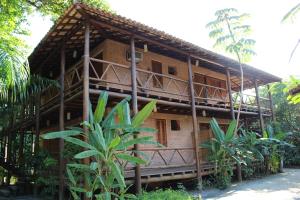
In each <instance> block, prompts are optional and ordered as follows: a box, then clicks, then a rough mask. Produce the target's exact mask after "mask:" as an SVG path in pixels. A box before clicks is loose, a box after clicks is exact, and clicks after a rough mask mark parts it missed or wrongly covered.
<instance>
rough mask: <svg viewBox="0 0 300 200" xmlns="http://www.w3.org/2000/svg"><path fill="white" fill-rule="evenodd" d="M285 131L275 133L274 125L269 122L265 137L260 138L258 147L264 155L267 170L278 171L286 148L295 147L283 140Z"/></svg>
mask: <svg viewBox="0 0 300 200" xmlns="http://www.w3.org/2000/svg"><path fill="white" fill-rule="evenodd" d="M285 135H286V134H285V133H283V132H277V133H274V129H273V127H272V126H271V125H270V124H268V125H267V127H266V130H265V132H264V134H263V137H262V138H260V139H259V140H258V143H257V145H256V146H257V148H258V149H259V151H260V152H261V154H262V155H263V156H264V159H265V171H266V172H271V173H276V172H278V171H279V170H280V171H281V170H282V169H281V168H280V162H281V160H283V156H284V153H285V150H286V149H287V148H294V145H292V144H289V143H287V142H285V141H283V139H284V137H285Z"/></svg>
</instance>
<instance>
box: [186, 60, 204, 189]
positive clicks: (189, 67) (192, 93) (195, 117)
mask: <svg viewBox="0 0 300 200" xmlns="http://www.w3.org/2000/svg"><path fill="white" fill-rule="evenodd" d="M188 73H189V86H190V98H191V107H192V118H193V132H194V148H195V159H196V167H197V179H198V183H199V186H200V187H201V188H202V176H201V169H200V157H199V148H198V146H199V144H198V142H201V141H199V138H198V133H199V130H198V122H197V113H196V105H195V92H194V84H193V69H192V63H191V57H190V56H189V57H188Z"/></svg>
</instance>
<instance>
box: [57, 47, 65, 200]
mask: <svg viewBox="0 0 300 200" xmlns="http://www.w3.org/2000/svg"><path fill="white" fill-rule="evenodd" d="M60 59H61V60H60V79H59V81H60V91H59V92H60V98H59V100H60V101H59V104H60V105H59V130H60V131H63V130H64V123H65V122H64V120H65V119H64V116H65V114H64V109H65V108H64V90H65V83H64V82H65V65H66V53H65V45H63V46H62V48H61V50H60ZM63 152H64V139H62V138H60V139H59V192H58V196H59V198H58V199H59V200H63V199H64V178H65V176H64V155H63Z"/></svg>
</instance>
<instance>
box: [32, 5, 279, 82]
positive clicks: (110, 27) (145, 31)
mask: <svg viewBox="0 0 300 200" xmlns="http://www.w3.org/2000/svg"><path fill="white" fill-rule="evenodd" d="M86 20H89V23H90V24H91V33H90V46H91V49H92V48H93V47H95V46H96V45H97V44H99V43H100V42H101V41H103V40H105V39H107V38H109V39H114V40H118V41H120V42H124V43H128V42H129V39H130V37H132V36H134V37H135V39H136V45H137V46H138V47H139V46H140V47H142V46H143V44H145V43H147V44H148V49H149V50H151V51H154V52H158V53H161V54H164V55H166V56H170V57H175V58H177V59H180V60H186V57H187V55H191V57H192V59H194V61H195V60H198V61H200V65H201V66H205V67H208V68H211V69H213V70H216V71H223V72H224V68H229V69H230V70H231V71H232V72H233V75H235V76H236V78H234V76H233V79H235V83H236V85H238V84H239V79H238V76H239V67H240V66H239V63H238V62H237V61H235V60H233V59H230V58H228V57H225V56H223V55H220V54H217V53H215V52H212V51H209V50H206V49H204V48H202V47H199V46H197V45H194V44H192V43H189V42H187V41H184V40H182V39H179V38H177V37H174V36H172V35H170V34H167V33H165V32H163V31H159V30H157V29H154V28H152V27H149V26H146V25H144V24H142V23H139V22H136V21H133V20H131V19H128V18H125V17H122V16H120V15H117V14H114V13H109V12H105V11H102V10H99V9H95V8H92V7H89V6H87V5H85V4H80V3H76V4H74V5H72V6H71V7H70V8H69V9H67V10H66V11H65V13H64V14H63V15H62V16H61V17H60V18H59V19H58V20H57V21H56V23H55V24H54V25H53V27H52V28H51V29H50V30H49V32H48V33H47V34H46V36H45V37H44V38H43V39H42V40H41V42H40V43H39V44H38V46H37V47H36V48H35V49H34V51H33V53H32V54H31V55H30V56H29V63H30V66H31V69H32V71H33V72H36V71H37V70H38V69H42V70H43V68H46V66H47V70H48V69H49V67H55V66H59V62H60V59H59V51H58V50H59V49H60V48H61V46H62V44H63V42H64V41H65V48H66V52H67V58H68V54H69V55H71V54H72V52H73V51H74V50H76V51H77V52H78V53H82V52H83V44H84V24H85V21H86ZM70 57H72V56H70ZM192 61H193V60H192ZM66 62H67V66H68V65H71V64H72V63H73V62H75V61H74V60H72V59H69V60H67V61H66ZM243 69H244V74H245V77H248V78H246V85H247V83H248V86H249V85H252V86H253V79H254V78H255V79H258V80H259V84H267V83H271V82H278V81H281V78H279V77H277V76H274V75H272V74H270V73H267V72H265V71H262V70H260V69H257V68H255V67H252V66H249V65H243ZM247 81H248V82H247Z"/></svg>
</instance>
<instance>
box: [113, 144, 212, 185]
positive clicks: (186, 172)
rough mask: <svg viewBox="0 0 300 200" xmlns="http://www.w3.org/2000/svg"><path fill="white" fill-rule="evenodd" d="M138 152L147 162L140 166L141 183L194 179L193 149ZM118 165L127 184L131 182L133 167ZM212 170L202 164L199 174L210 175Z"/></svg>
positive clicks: (208, 165)
mask: <svg viewBox="0 0 300 200" xmlns="http://www.w3.org/2000/svg"><path fill="white" fill-rule="evenodd" d="M140 151H142V152H143V154H144V157H145V158H146V160H148V162H147V164H145V165H142V166H141V176H142V182H143V183H147V182H156V181H163V180H172V179H182V178H193V177H196V174H197V173H196V170H197V169H196V162H195V155H194V154H195V152H194V148H147V149H141V150H140ZM128 153H129V154H133V153H132V152H128ZM119 164H120V165H122V166H123V167H124V168H125V177H126V180H127V182H132V181H133V179H134V177H135V172H134V167H135V166H134V165H132V164H130V163H128V162H126V163H121V162H119ZM214 168H215V166H214V165H213V164H211V163H202V164H201V173H202V175H208V174H211V173H213V172H214Z"/></svg>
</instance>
